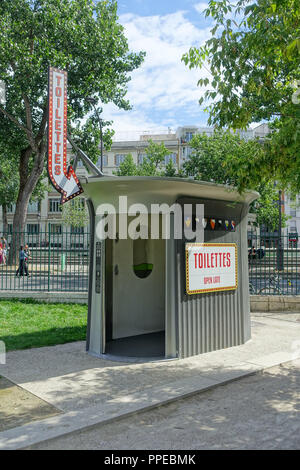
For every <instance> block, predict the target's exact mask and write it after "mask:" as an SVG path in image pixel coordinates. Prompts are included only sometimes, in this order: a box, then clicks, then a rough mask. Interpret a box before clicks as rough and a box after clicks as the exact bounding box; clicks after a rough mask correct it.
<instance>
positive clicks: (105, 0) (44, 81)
mask: <svg viewBox="0 0 300 470" xmlns="http://www.w3.org/2000/svg"><path fill="white" fill-rule="evenodd" d="M0 18H1V28H0V79H1V80H4V82H5V83H6V90H7V97H6V98H7V100H6V105H5V106H4V105H1V106H0V116H1V119H0V140H1V141H5V140H6V135H7V129H9V133H10V135H14V134H15V135H16V138H17V140H18V142H19V141H20V139H21V140H23V142H22V145H21V146H19V145H17V146H16V145H15V144H14V143H13V141H10V142H11V144H12V145H13V146H14V148H15V150H16V148H18V153H17V152H16V156H17V159H18V165H17V166H18V169H19V180H20V183H19V191H18V196H17V204H16V212H15V216H14V224H18V225H20V227H21V228H22V227H23V226H24V223H25V217H26V210H27V205H28V202H29V200H30V197H31V194H32V191H33V190H34V188H35V187H36V185H37V183H38V181H39V178H40V177H41V175H42V173H43V169H44V164H45V153H46V139H45V132H46V125H47V118H48V103H47V86H48V67H49V66H50V65H51V66H53V67H57V68H60V69H64V70H66V71H67V72H68V117H69V121H70V122H71V121H73V122H74V121H75V120H76V119H81V118H83V117H85V116H86V115H87V113H89V112H91V111H93V108H92V105H91V104H90V103H89V102H87V101H86V99H85V98H86V97H87V96H93V97H94V98H95V99H96V100H98V101H101V102H102V103H108V102H113V103H114V104H115V105H116V106H118V107H119V108H123V109H129V108H130V104H129V102H128V100H127V99H126V92H127V84H128V81H129V80H130V73H131V72H132V71H133V70H134V69H136V68H137V67H139V65H140V64H141V63H142V61H143V58H144V53H142V52H141V53H132V52H130V51H129V48H128V43H127V40H126V38H125V36H124V30H123V27H122V26H121V25H120V24H119V23H118V17H117V3H116V1H115V0H95V1H93V0H14V1H11V0H1V2H0ZM20 135H21V138H20V139H19V136H20Z"/></svg>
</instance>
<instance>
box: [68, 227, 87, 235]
mask: <svg viewBox="0 0 300 470" xmlns="http://www.w3.org/2000/svg"><path fill="white" fill-rule="evenodd" d="M71 233H72V234H74V235H83V234H84V227H73V226H71Z"/></svg>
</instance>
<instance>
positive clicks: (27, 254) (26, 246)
mask: <svg viewBox="0 0 300 470" xmlns="http://www.w3.org/2000/svg"><path fill="white" fill-rule="evenodd" d="M24 253H25V256H26V258H25V261H24V271H25V276H28V277H29V276H30V274H29V272H28V260H29V258H31V255H30V250H29V247H28V245H25V248H24Z"/></svg>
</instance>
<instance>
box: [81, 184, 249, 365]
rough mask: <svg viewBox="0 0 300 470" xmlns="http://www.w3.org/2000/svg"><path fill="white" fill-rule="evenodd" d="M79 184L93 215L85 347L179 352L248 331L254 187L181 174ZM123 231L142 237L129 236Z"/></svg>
mask: <svg viewBox="0 0 300 470" xmlns="http://www.w3.org/2000/svg"><path fill="white" fill-rule="evenodd" d="M81 183H82V187H83V189H84V192H85V194H86V196H87V198H88V205H89V210H90V220H91V242H90V254H91V256H90V278H89V308H88V328H87V351H88V352H89V353H90V354H93V355H97V356H102V355H108V356H109V357H110V356H115V357H118V358H120V357H124V358H156V359H159V358H185V357H188V356H194V355H198V354H201V353H206V352H210V351H214V350H218V349H223V348H229V347H231V346H237V345H240V344H243V343H245V342H246V341H248V340H249V339H250V337H251V329H250V305H249V304H250V302H249V285H248V256H247V254H248V247H247V214H248V209H249V204H250V203H251V202H252V201H253V200H254V199H256V197H257V193H255V192H250V191H249V192H246V193H244V194H243V195H240V194H239V193H238V192H237V191H235V190H233V189H232V188H229V187H226V186H223V185H216V184H211V183H206V182H200V181H194V180H190V179H181V178H156V177H118V178H116V177H99V176H91V177H88V178H87V179H86V180H85V182H84V181H83V179H82V180H81ZM103 204H105V205H106V206H105V207H104V206H103ZM174 204H175V205H176V208H177V209H176V210H177V212H176V211H174V210H173V209H174V208H172V206H173V205H174ZM158 205H159V206H160V207H162V205H163V207H164V208H167V207H170V208H171V210H170V212H169V215H168V216H166V215H163V214H162V213H158V214H157V207H158ZM174 207H175V206H174ZM178 207H179V208H181V209H182V211H181V212H180V210H179V211H178ZM201 208H202V213H201ZM162 212H163V211H162ZM154 213H155V215H154ZM107 214H110V215H107ZM109 217H111V219H109ZM167 217H169V225H168V224H167V222H166V220H167ZM108 220H109V221H110V223H108ZM105 221H106V227H105V229H103V227H104V222H105ZM157 221H159V227H160V228H159V236H157V230H156V227H154V225H155V224H157ZM164 223H165V225H164ZM176 223H177V225H176ZM167 225H168V227H169V229H168V230H167V229H166V231H165V233H164V234H163V228H162V227H166V226H167ZM197 227H198V228H199V227H200V228H202V229H203V230H202V236H203V238H202V240H200V242H199V240H198V239H196V241H195V237H194V238H193V233H192V232H193V231H195V228H197ZM179 228H181V229H183V233H182V236H181V237H180V236H178V233H177V232H178V229H179ZM127 229H128V234H129V235H130V232H134V229H138V230H139V231H140V233H143V236H141V237H139V238H137V237H136V236H135V237H133V238H132V237H130V236H128V234H127V237H126V233H125V232H127ZM154 229H155V230H154ZM103 230H107V231H108V232H109V231H111V234H112V235H113V236H110V237H107V235H105V234H104V232H103ZM154 232H155V233H154ZM167 232H168V233H167ZM179 232H180V230H179ZM153 233H154V235H153ZM166 233H167V235H166ZM199 233H201V230H200V231H199ZM111 234H110V235H111ZM147 235H148V237H147ZM179 235H180V234H179Z"/></svg>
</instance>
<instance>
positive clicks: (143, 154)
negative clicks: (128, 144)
mask: <svg viewBox="0 0 300 470" xmlns="http://www.w3.org/2000/svg"><path fill="white" fill-rule="evenodd" d="M146 158H147V155H146V154H145V153H139V155H138V164H139V165H141V164H142V163H143V162H144V160H145V159H146Z"/></svg>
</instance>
